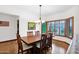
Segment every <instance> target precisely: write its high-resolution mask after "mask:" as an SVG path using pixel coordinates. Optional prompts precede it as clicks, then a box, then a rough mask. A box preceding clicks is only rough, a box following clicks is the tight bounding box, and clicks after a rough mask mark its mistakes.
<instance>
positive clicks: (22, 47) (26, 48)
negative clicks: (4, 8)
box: [17, 34, 32, 54]
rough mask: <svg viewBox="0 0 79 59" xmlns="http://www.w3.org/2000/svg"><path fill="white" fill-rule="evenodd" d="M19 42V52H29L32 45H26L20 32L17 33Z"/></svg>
mask: <svg viewBox="0 0 79 59" xmlns="http://www.w3.org/2000/svg"><path fill="white" fill-rule="evenodd" d="M17 43H18V54H19V53H22V54H23V53H24V52H29V51H30V48H32V46H28V45H26V44H25V43H24V42H23V41H22V40H21V37H20V35H19V34H17Z"/></svg>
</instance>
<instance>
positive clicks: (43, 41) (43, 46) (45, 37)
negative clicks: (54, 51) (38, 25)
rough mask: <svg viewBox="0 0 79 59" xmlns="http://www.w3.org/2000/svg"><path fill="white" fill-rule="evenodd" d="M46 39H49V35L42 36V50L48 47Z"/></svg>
mask: <svg viewBox="0 0 79 59" xmlns="http://www.w3.org/2000/svg"><path fill="white" fill-rule="evenodd" d="M46 39H47V35H46V34H42V35H41V41H40V48H41V49H43V48H45V47H46Z"/></svg>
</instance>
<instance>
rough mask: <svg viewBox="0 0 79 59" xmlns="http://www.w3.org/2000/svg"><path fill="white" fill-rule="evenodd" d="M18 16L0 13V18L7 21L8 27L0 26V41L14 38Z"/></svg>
mask: <svg viewBox="0 0 79 59" xmlns="http://www.w3.org/2000/svg"><path fill="white" fill-rule="evenodd" d="M17 19H18V16H15V15H9V14H5V13H0V20H2V21H9V27H0V42H1V41H6V40H11V39H15V38H16V31H17Z"/></svg>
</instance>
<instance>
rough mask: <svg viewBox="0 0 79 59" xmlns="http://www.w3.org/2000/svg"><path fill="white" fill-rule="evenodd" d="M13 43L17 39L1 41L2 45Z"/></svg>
mask: <svg viewBox="0 0 79 59" xmlns="http://www.w3.org/2000/svg"><path fill="white" fill-rule="evenodd" d="M11 41H16V39H11V40H6V41H1V42H0V43H6V42H11Z"/></svg>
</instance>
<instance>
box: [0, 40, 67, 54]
mask: <svg viewBox="0 0 79 59" xmlns="http://www.w3.org/2000/svg"><path fill="white" fill-rule="evenodd" d="M52 42H53V44H52V50H49V52H48V54H65V53H66V51H67V48H68V44H66V43H63V42H60V41H56V40H53V41H52ZM17 48H18V46H17V42H16V41H10V42H5V43H0V54H17Z"/></svg>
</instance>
